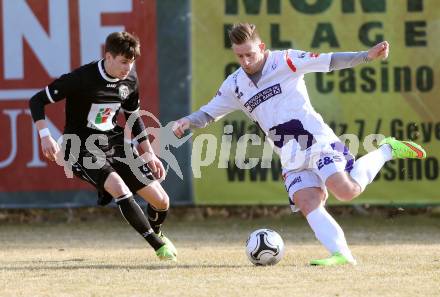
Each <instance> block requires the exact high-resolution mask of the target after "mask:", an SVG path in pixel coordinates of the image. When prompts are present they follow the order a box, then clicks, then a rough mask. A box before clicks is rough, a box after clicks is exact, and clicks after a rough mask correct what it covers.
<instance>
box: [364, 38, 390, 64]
mask: <svg viewBox="0 0 440 297" xmlns="http://www.w3.org/2000/svg"><path fill="white" fill-rule="evenodd" d="M389 53H390V44H389V43H388V41H382V42H381V43H378V44H376V45H375V46H373V47H372V48H370V49H369V50H368V59H370V60H374V59H382V60H385V59H386V58H388V54H389Z"/></svg>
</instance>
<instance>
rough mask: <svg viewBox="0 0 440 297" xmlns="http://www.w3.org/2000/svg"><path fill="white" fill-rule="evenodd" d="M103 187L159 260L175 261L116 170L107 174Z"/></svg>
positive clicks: (174, 257)
mask: <svg viewBox="0 0 440 297" xmlns="http://www.w3.org/2000/svg"><path fill="white" fill-rule="evenodd" d="M104 189H105V190H106V191H107V192H108V193H110V194H111V195H112V196H113V197H114V198H115V201H116V203H117V204H118V206H119V209H120V211H121V213H122V215H123V217H124V218H125V219H126V220H127V222H128V223H129V224H130V225H131V226H132V227H133V228H134V229H135V230H136V231H137V232H138V233H139V234H140V235H141V236H142V237H143V238H144V239H145V240H146V241H147V242H148V243H149V244H150V245H151V246H152V247H153V248H154V250H155V251H156V255H157V256H158V257H159V258H160V259H161V260H173V261H175V260H176V256H175V255H174V254H173V253H172V252H170V251H169V248H168V247H167V246H166V243H165V242H164V241H163V240H162V239H161V238H160V237H159V236H157V234H155V233H154V231H153V229H152V228H151V226H150V223H149V222H148V220H147V218H146V217H145V215H144V213H143V211H142V209H141V208H140V206H139V205H138V204H137V203H136V201H135V200H134V198H133V194H132V193H131V191H130V190H129V188H128V187H127V185H126V184H125V183H124V181H123V180H122V178H121V177H120V176H119V175H118V174H117V173H116V172H112V173H110V174H109V176H108V177H107V179H106V180H105V183H104Z"/></svg>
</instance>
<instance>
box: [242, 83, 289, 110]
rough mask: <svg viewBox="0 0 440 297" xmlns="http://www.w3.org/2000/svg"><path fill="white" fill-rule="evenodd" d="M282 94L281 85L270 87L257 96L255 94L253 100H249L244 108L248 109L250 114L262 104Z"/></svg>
mask: <svg viewBox="0 0 440 297" xmlns="http://www.w3.org/2000/svg"><path fill="white" fill-rule="evenodd" d="M281 93H282V92H281V86H280V84H276V85H273V86H271V87H268V88H266V89H264V90H262V91H261V92H258V93H257V94H255V95H254V96H253V97H252V98H251V99H249V100H248V101H247V102H246V103H245V104H244V107H246V109H247V110H248V111H249V112H252V111H253V110H254V109H255V108H257V106H258V105H260V104H261V103H263V102H265V101H267V100H269V99H270V98H272V97H273V96H276V95H278V94H281Z"/></svg>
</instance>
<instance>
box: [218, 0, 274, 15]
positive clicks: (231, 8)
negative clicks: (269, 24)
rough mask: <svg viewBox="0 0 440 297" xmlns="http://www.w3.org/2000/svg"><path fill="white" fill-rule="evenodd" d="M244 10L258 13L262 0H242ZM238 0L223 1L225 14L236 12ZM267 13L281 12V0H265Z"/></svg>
mask: <svg viewBox="0 0 440 297" xmlns="http://www.w3.org/2000/svg"><path fill="white" fill-rule="evenodd" d="M242 2H243V6H244V11H245V13H246V14H253V15H258V14H260V11H261V4H262V3H261V2H262V0H242ZM238 7H239V0H226V1H225V14H233V15H237V14H238ZM267 13H268V14H280V13H281V1H280V0H267Z"/></svg>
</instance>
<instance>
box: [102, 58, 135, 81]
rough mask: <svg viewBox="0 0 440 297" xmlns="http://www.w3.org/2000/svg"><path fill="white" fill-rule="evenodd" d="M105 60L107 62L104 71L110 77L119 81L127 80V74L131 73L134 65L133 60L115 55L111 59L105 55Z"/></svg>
mask: <svg viewBox="0 0 440 297" xmlns="http://www.w3.org/2000/svg"><path fill="white" fill-rule="evenodd" d="M105 59H106V61H107V63H106V66H107V67H106V69H105V70H106V71H107V72H108V74H110V75H111V76H113V77H116V78H119V79H125V78H127V76H128V74H129V73H130V71H131V68H133V65H134V59H128V58H126V57H124V56H121V55H117V56H116V57H113V55H112V54H110V53H106V54H105Z"/></svg>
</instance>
